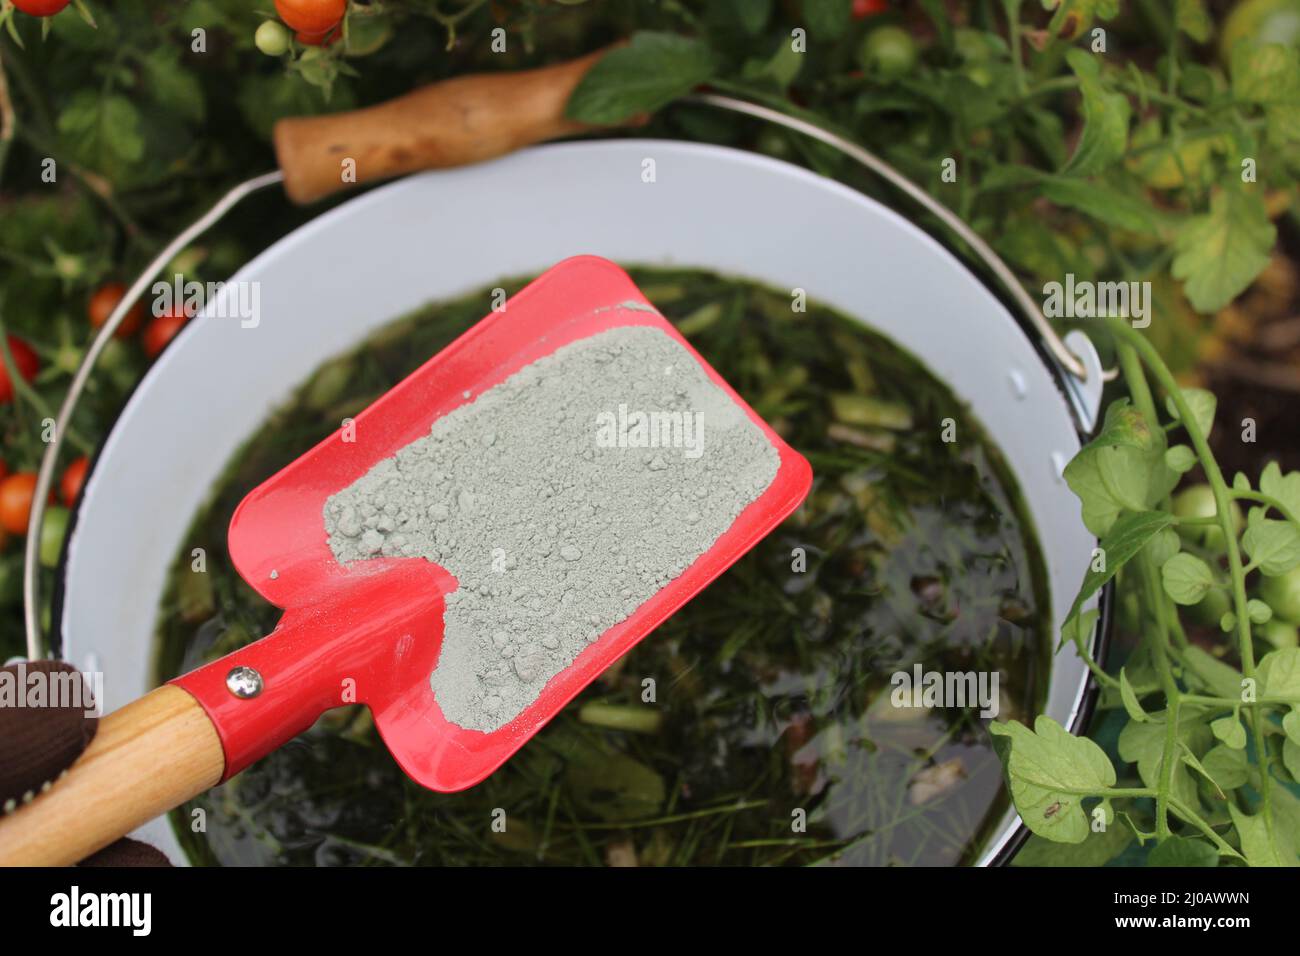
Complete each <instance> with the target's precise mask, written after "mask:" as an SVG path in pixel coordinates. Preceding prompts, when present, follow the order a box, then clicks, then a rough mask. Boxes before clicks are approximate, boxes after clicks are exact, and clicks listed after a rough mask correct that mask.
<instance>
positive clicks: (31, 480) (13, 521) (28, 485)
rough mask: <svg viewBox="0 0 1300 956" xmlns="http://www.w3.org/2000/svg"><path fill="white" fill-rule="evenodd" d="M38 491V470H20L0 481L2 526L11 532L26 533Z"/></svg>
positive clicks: (0, 522) (0, 520) (0, 523)
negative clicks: (34, 495) (33, 499)
mask: <svg viewBox="0 0 1300 956" xmlns="http://www.w3.org/2000/svg"><path fill="white" fill-rule="evenodd" d="M35 491H36V472H34V471H19V472H15V473H14V474H12V475H10V476H9V477H8V478H6V479H5V480H4V481H0V528H3V529H4V530H5V531H8V532H9V533H10V534H26V533H27V519H28V518H29V517H30V516H31V513H32V495H33V494H34V493H35Z"/></svg>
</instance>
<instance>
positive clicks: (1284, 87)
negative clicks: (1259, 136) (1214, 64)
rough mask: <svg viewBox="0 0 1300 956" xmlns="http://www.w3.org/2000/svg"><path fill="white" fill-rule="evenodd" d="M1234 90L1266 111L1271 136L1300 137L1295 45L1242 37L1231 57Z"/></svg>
mask: <svg viewBox="0 0 1300 956" xmlns="http://www.w3.org/2000/svg"><path fill="white" fill-rule="evenodd" d="M1229 61H1230V62H1229V73H1231V75H1232V92H1233V94H1234V95H1235V96H1236V97H1237V99H1239V100H1243V101H1245V102H1247V103H1254V104H1256V105H1258V106H1260V107H1262V108H1263V110H1264V119H1265V122H1266V123H1267V124H1268V125H1267V134H1268V139H1269V140H1270V141H1272V142H1275V143H1284V142H1289V141H1293V140H1296V139H1300V60H1297V57H1296V51H1295V49H1294V48H1293V47H1290V46H1284V45H1283V44H1280V43H1267V44H1261V43H1256V42H1254V41H1253V40H1241V41H1238V42H1237V44H1236V45H1235V46H1234V47H1233V48H1232V54H1231V56H1230V58H1229Z"/></svg>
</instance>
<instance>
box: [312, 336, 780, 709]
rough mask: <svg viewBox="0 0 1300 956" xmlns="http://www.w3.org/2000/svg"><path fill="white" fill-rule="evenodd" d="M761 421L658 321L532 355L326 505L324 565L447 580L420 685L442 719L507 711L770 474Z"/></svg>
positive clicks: (651, 588)
mask: <svg viewBox="0 0 1300 956" xmlns="http://www.w3.org/2000/svg"><path fill="white" fill-rule="evenodd" d="M778 463H779V459H778V456H777V452H776V449H775V448H773V447H772V444H771V442H769V441H768V440H767V438H766V436H765V435H764V434H763V433H762V431H761V430H760V429H759V428H758V427H757V426H756V425H755V424H754V423H753V422H752V421H750V420H749V418H748V417H747V416H746V415H745V413H744V412H743V411H742V410H741V408H740V407H739V406H738V405H737V404H736V403H735V402H733V401H732V400H731V399H730V397H729V396H727V395H726V393H725V392H723V391H722V390H721V389H720V388H718V387H717V386H716V385H714V384H713V383H712V382H711V381H709V379H708V377H707V376H706V375H705V373H704V371H703V369H702V368H701V367H700V365H699V363H698V362H696V361H695V359H694V358H693V357H692V356H691V355H690V353H689V352H687V351H686V349H684V348H683V347H682V346H681V345H680V344H679V343H678V342H676V341H675V340H674V339H673V338H671V337H670V336H668V335H667V334H665V333H664V332H663V331H662V330H659V329H655V328H649V327H645V326H633V327H622V328H615V329H610V330H608V331H605V332H601V333H598V334H596V335H593V336H591V337H589V338H585V339H581V340H578V341H576V342H573V343H570V344H569V345H566V346H563V347H562V348H560V349H557V350H556V351H555V352H553V353H551V354H550V355H548V356H546V357H544V358H541V359H538V360H537V361H536V362H533V363H532V364H531V365H528V366H526V367H524V368H522V369H520V370H519V371H518V372H516V373H515V374H514V375H511V376H510V377H509V378H507V379H506V380H505V381H503V382H501V383H500V384H499V385H496V386H494V387H493V388H491V389H488V390H487V391H486V392H484V393H483V394H481V395H480V396H478V398H477V399H475V400H474V401H473V402H470V403H468V404H466V405H462V406H461V407H459V408H457V409H455V410H454V411H452V412H450V413H449V414H447V415H445V416H444V417H442V418H440V419H439V420H438V421H436V422H435V423H434V424H433V427H432V429H431V430H430V433H429V435H428V436H427V437H425V438H421V439H419V440H417V441H414V442H412V443H411V444H409V445H407V446H406V447H405V448H403V449H401V450H400V451H399V452H398V453H397V454H396V455H394V456H393V457H392V458H389V459H386V460H384V461H381V462H380V463H379V464H377V465H375V466H374V467H373V468H372V469H370V471H369V472H368V473H366V474H365V475H364V476H363V477H361V478H360V479H358V480H357V481H356V482H354V483H353V484H352V485H350V486H349V487H347V488H345V489H343V490H342V491H340V492H338V493H337V494H335V495H334V496H332V497H331V498H330V499H329V500H328V501H327V502H326V504H325V513H324V517H325V529H326V531H327V532H328V534H329V543H330V548H331V549H332V550H333V552H334V555H335V557H337V558H338V560H339V561H342V562H349V561H357V560H362V559H366V558H372V557H377V556H381V555H382V556H387V557H409V558H416V557H419V558H425V559H427V560H429V561H433V562H436V563H437V564H439V565H441V566H442V567H444V568H446V569H447V570H448V571H450V572H451V573H452V574H454V575H455V576H456V578H457V580H458V582H459V586H458V588H457V590H456V591H455V592H454V593H452V594H450V595H448V596H447V611H446V620H445V628H446V631H445V637H444V639H443V644H442V651H441V654H440V657H439V660H438V665H437V667H436V668H435V670H434V672H433V674H432V677H431V684H432V687H433V691H434V695H435V697H436V698H437V700H438V703H439V705H440V706H441V708H442V711H443V713H444V714H445V715H446V717H447V719H448V720H450V721H451V722H452V723H454V724H458V725H459V726H461V727H466V728H469V729H472V730H482V731H490V730H495V729H497V728H498V727H501V726H503V725H505V724H506V723H508V722H509V721H511V720H512V719H514V718H515V717H516V716H518V715H519V713H520V712H521V711H523V710H524V708H525V707H527V706H528V705H529V704H530V703H531V702H532V701H533V700H535V699H536V698H537V696H538V695H539V694H540V693H541V690H542V688H543V687H544V686H545V685H546V682H547V681H548V680H550V678H552V677H553V676H555V675H556V674H557V673H559V672H560V671H561V670H563V669H564V668H565V667H567V666H568V665H569V664H570V663H571V662H572V661H573V660H574V658H576V657H577V656H578V654H579V653H581V651H582V650H583V649H584V648H585V647H587V645H588V644H589V643H590V642H592V641H595V640H596V639H597V638H599V637H600V635H601V634H603V633H604V632H605V631H606V630H607V629H609V628H610V627H612V626H613V625H615V624H617V623H619V622H620V621H622V620H624V619H626V618H627V617H628V616H629V615H631V613H632V612H633V611H635V610H636V609H637V608H638V607H639V606H640V605H641V604H643V603H644V602H645V601H646V600H647V599H648V598H649V597H651V596H652V595H653V594H655V593H656V592H657V591H659V590H660V589H661V588H662V587H663V586H664V585H666V584H667V583H668V582H670V581H671V580H673V578H675V577H676V576H677V575H678V574H680V573H681V572H682V571H683V570H685V569H686V568H687V567H688V566H689V565H690V564H691V563H692V562H694V561H695V559H696V558H698V557H699V556H700V555H701V554H703V553H704V552H705V551H707V550H708V549H709V547H710V546H711V545H712V544H713V543H714V541H716V540H717V539H718V537H719V536H720V535H721V534H722V533H723V532H724V531H726V530H727V528H729V527H730V526H731V524H732V522H733V521H734V520H735V519H736V517H737V516H738V515H739V514H740V512H741V511H742V510H743V509H744V508H745V507H746V506H747V505H748V504H750V502H752V501H754V500H755V499H756V498H758V496H759V495H760V494H762V493H763V491H764V490H765V489H766V488H767V487H768V485H770V484H771V482H772V479H773V478H774V477H775V476H776V472H777V466H778Z"/></svg>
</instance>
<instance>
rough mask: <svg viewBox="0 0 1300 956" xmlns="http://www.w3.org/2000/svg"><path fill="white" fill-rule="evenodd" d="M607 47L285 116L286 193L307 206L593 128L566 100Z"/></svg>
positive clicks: (280, 132) (281, 138)
mask: <svg viewBox="0 0 1300 956" xmlns="http://www.w3.org/2000/svg"><path fill="white" fill-rule="evenodd" d="M606 52H607V51H606V50H599V51H597V52H595V53H591V54H588V55H587V56H584V57H582V58H580V59H577V60H571V61H569V62H568V63H560V64H558V65H556V66H548V67H543V68H542V69H539V70H527V71H524V72H520V73H482V74H475V75H472V76H458V77H455V78H453V79H450V80H443V81H442V82H441V83H434V84H432V85H431V86H426V87H422V88H421V89H418V90H415V91H414V92H412V93H407V94H406V95H405V96H399V97H398V98H397V99H394V100H389V101H388V102H387V103H380V104H379V105H378V106H371V107H368V108H366V109H360V110H353V111H352V112H348V113H334V114H331V115H329V116H315V117H300V118H294V119H283V120H280V121H279V122H278V123H276V124H275V132H274V139H275V155H276V158H277V159H278V160H279V163H280V170H281V171H282V172H283V173H284V190H285V192H286V193H288V195H289V198H290V199H292V200H293V201H294V202H297V203H307V202H312V201H313V200H316V199H320V198H321V197H322V196H328V195H329V194H330V193H333V192H337V191H338V190H340V189H343V188H345V187H346V186H350V185H352V184H353V183H365V182H373V181H375V180H378V179H386V178H388V177H390V176H400V175H402V174H404V173H413V172H416V171H418V170H422V169H444V168H446V167H450V166H464V165H467V164H469V163H476V162H479V161H481V160H485V159H492V158H493V157H495V156H502V155H504V154H506V153H509V152H513V151H514V150H516V149H519V148H520V147H522V146H528V145H530V144H532V143H540V142H543V141H545V140H548V139H555V138H557V137H560V136H570V135H572V134H574V133H579V132H582V131H584V130H587V129H590V127H589V126H587V125H585V124H583V123H577V122H574V121H573V120H571V119H568V118H567V117H566V116H565V115H564V107H565V104H567V103H568V101H569V94H571V93H572V92H573V90H574V88H575V87H576V86H577V85H578V81H579V80H581V79H582V77H583V76H584V75H585V74H586V72H587V71H588V70H589V69H591V67H592V66H593V65H594V64H595V62H596V61H597V60H599V59H600V58H601V57H602V56H604V55H605V53H606ZM349 160H351V162H350V163H349V162H348V161H349ZM351 175H355V179H353V178H350V177H351Z"/></svg>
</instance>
